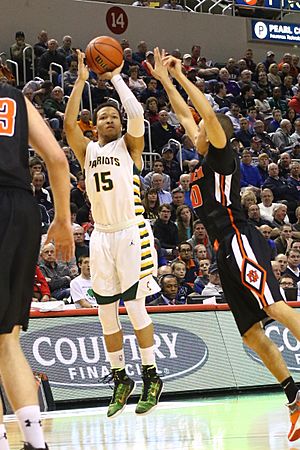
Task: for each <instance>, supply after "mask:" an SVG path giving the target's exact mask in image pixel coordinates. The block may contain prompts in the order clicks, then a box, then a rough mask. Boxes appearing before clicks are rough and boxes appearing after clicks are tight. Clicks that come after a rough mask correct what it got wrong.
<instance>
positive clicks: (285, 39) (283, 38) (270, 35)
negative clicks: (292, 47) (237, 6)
mask: <svg viewBox="0 0 300 450" xmlns="http://www.w3.org/2000/svg"><path fill="white" fill-rule="evenodd" d="M251 30H252V39H253V40H260V41H269V42H280V43H282V44H297V43H299V42H300V25H299V24H294V23H288V22H279V21H266V20H265V21H263V20H256V19H252V20H251Z"/></svg>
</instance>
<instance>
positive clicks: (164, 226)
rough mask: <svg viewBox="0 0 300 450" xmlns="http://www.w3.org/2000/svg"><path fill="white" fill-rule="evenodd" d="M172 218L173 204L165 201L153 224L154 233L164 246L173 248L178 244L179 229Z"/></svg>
mask: <svg viewBox="0 0 300 450" xmlns="http://www.w3.org/2000/svg"><path fill="white" fill-rule="evenodd" d="M170 218H171V206H170V205H169V204H167V203H163V204H162V205H160V206H159V208H158V219H157V220H156V221H155V222H154V224H153V234H154V237H156V238H157V239H158V240H159V242H160V245H161V247H162V248H164V249H169V250H173V249H175V248H176V247H177V245H178V229H177V226H176V225H175V223H174V222H172V221H171V219H170Z"/></svg>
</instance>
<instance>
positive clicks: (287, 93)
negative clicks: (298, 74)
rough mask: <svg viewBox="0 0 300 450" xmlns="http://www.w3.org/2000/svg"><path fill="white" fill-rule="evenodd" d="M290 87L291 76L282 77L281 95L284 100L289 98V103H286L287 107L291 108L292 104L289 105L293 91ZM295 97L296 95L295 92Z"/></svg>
mask: <svg viewBox="0 0 300 450" xmlns="http://www.w3.org/2000/svg"><path fill="white" fill-rule="evenodd" d="M292 87H293V77H291V76H290V75H287V76H286V77H284V79H283V86H281V92H282V97H283V98H285V99H286V100H289V103H288V105H289V108H293V105H290V101H291V98H292V97H294V92H293V89H292ZM295 97H297V94H296V96H295ZM298 101H299V100H298ZM293 109H294V110H295V108H293ZM295 111H296V110H295ZM296 112H297V111H296Z"/></svg>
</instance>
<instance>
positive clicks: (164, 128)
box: [151, 109, 178, 153]
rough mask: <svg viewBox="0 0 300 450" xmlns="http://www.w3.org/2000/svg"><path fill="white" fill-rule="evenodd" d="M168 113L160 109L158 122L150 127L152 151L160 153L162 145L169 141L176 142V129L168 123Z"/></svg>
mask: <svg viewBox="0 0 300 450" xmlns="http://www.w3.org/2000/svg"><path fill="white" fill-rule="evenodd" d="M168 119H169V116H168V112H167V111H166V110H165V109H162V110H161V111H159V113H158V121H157V122H154V123H152V125H151V139H152V147H153V150H154V151H156V152H158V153H161V150H162V148H163V146H164V145H166V144H167V143H168V141H169V140H170V139H176V140H178V136H177V134H176V129H175V127H173V126H172V125H170V124H169V123H168Z"/></svg>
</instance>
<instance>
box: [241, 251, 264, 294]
mask: <svg viewBox="0 0 300 450" xmlns="http://www.w3.org/2000/svg"><path fill="white" fill-rule="evenodd" d="M242 281H243V284H244V285H246V286H247V287H248V288H249V289H251V290H254V291H256V292H257V293H258V294H261V293H262V292H263V290H264V285H265V281H266V271H265V270H264V269H263V268H262V267H260V266H259V265H258V264H257V263H256V262H255V261H252V260H250V259H248V258H245V259H244V260H243V267H242Z"/></svg>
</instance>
